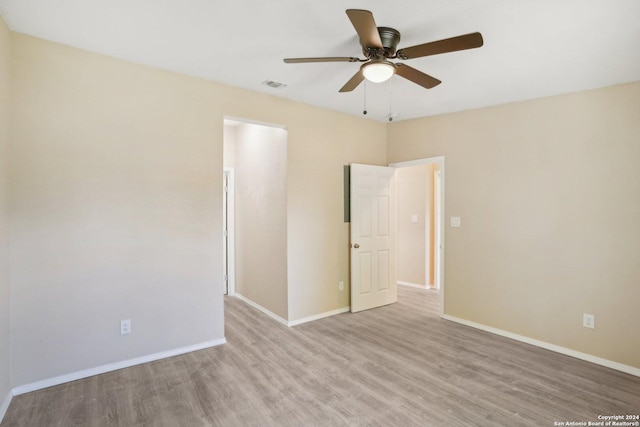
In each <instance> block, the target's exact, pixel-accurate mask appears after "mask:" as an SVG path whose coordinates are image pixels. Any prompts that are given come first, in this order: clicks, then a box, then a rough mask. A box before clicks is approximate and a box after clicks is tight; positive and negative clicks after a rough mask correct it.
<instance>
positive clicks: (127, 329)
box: [120, 319, 131, 335]
mask: <svg viewBox="0 0 640 427" xmlns="http://www.w3.org/2000/svg"><path fill="white" fill-rule="evenodd" d="M130 333H131V319H127V320H121V321H120V335H126V334H130Z"/></svg>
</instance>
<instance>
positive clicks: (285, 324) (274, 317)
mask: <svg viewBox="0 0 640 427" xmlns="http://www.w3.org/2000/svg"><path fill="white" fill-rule="evenodd" d="M234 296H235V297H236V298H238V299H239V300H240V301H244V302H246V303H247V304H249V305H250V306H251V307H253V308H255V309H258V310H260V311H261V312H263V313H264V314H266V315H267V316H269V317H271V318H273V319H275V320H277V321H278V322H280V323H282V324H283V325H284V326H289V322H287V321H286V320H284V319H283V318H282V317H280V316H278V315H277V314H275V313H274V312H272V311H270V310H267V309H266V308H264V307H263V306H261V305H260V304H258V303H256V302H253V301H251V300H250V299H249V298H247V297H245V296H244V295H241V294H239V293H237V292H236V294H235V295H234Z"/></svg>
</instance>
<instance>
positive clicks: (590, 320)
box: [582, 313, 596, 329]
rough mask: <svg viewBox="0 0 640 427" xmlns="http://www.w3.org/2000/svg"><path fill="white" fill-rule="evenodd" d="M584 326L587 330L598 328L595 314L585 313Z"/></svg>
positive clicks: (583, 317)
mask: <svg viewBox="0 0 640 427" xmlns="http://www.w3.org/2000/svg"><path fill="white" fill-rule="evenodd" d="M582 326H584V327H585V328H590V329H594V328H595V327H596V316H594V315H593V314H587V313H584V314H583V315H582Z"/></svg>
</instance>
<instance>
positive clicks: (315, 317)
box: [234, 292, 351, 327]
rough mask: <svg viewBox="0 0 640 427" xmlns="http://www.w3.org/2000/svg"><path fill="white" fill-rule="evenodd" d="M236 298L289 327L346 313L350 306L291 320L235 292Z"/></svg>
mask: <svg viewBox="0 0 640 427" xmlns="http://www.w3.org/2000/svg"><path fill="white" fill-rule="evenodd" d="M234 296H235V297H236V298H238V299H239V300H241V301H244V302H245V303H247V304H249V305H250V306H251V307H253V308H255V309H257V310H260V311H261V312H263V313H264V314H266V315H267V316H269V317H271V318H273V319H275V320H277V321H278V322H280V323H282V324H283V325H285V326H288V327H291V326H297V325H301V324H303V323H307V322H312V321H314V320H318V319H323V318H325V317H329V316H335V315H336V314H341V313H346V312H347V311H349V310H351V307H342V308H338V309H336V310H332V311H327V312H325V313H320V314H314V315H313V316H309V317H303V318H302V319H298V320H293V321H291V322H289V321H287V320H285V319H283V318H282V317H280V316H278V315H277V314H275V313H274V312H272V311H270V310H268V309H266V308H264V307H263V306H261V305H260V304H258V303H256V302H254V301H251V300H250V299H249V298H247V297H245V296H243V295H241V294H239V293H237V292H236V294H235V295H234Z"/></svg>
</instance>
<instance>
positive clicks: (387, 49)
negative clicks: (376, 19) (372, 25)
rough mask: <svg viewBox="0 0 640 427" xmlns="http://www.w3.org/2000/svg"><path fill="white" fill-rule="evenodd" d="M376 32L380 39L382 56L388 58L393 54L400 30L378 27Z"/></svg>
mask: <svg viewBox="0 0 640 427" xmlns="http://www.w3.org/2000/svg"><path fill="white" fill-rule="evenodd" d="M378 34H380V41H382V47H383V48H384V56H385V57H387V58H388V57H391V56H393V55H395V53H396V48H397V47H398V43H400V31H398V30H396V29H395V28H390V27H378Z"/></svg>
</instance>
